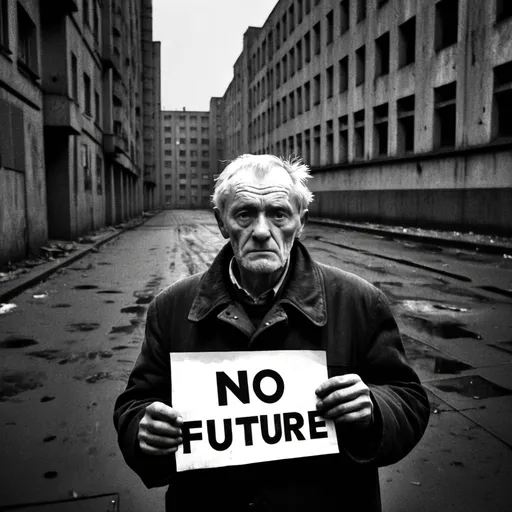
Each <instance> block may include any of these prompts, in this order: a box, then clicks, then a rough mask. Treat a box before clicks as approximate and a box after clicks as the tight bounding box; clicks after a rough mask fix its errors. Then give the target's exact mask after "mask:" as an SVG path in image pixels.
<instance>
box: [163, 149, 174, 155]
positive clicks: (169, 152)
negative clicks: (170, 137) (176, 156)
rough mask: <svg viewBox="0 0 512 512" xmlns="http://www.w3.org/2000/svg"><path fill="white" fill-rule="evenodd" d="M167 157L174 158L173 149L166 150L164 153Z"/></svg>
mask: <svg viewBox="0 0 512 512" xmlns="http://www.w3.org/2000/svg"><path fill="white" fill-rule="evenodd" d="M164 154H165V156H172V149H166V150H165V151H164Z"/></svg>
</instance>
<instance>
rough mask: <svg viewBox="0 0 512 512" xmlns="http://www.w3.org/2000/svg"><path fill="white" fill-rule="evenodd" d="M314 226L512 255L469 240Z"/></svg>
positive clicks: (504, 248) (331, 222)
mask: <svg viewBox="0 0 512 512" xmlns="http://www.w3.org/2000/svg"><path fill="white" fill-rule="evenodd" d="M309 222H311V223H313V224H320V225H324V226H330V227H338V228H343V229H347V230H352V231H359V232H361V233H369V234H372V235H380V236H387V237H391V238H402V239H405V240H415V241H421V242H424V243H429V244H436V245H442V246H448V247H456V248H458V249H467V250H470V251H477V252H482V253H487V254H500V255H501V254H512V247H507V246H505V245H499V244H496V245H490V244H484V243H479V242H471V241H469V240H453V239H451V238H442V237H436V236H428V235H418V234H415V233H401V232H399V231H389V230H386V229H379V228H371V227H367V226H356V225H353V224H345V223H344V222H342V221H336V220H329V219H314V218H313V219H311V218H310V219H309Z"/></svg>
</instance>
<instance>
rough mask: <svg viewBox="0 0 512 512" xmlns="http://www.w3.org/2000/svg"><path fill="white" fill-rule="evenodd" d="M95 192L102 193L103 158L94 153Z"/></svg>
mask: <svg viewBox="0 0 512 512" xmlns="http://www.w3.org/2000/svg"><path fill="white" fill-rule="evenodd" d="M96 193H97V194H98V195H99V196H101V195H103V159H102V158H101V156H99V155H96Z"/></svg>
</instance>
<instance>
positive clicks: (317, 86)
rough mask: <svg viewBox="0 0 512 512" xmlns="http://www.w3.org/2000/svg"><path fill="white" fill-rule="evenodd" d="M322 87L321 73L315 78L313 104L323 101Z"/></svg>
mask: <svg viewBox="0 0 512 512" xmlns="http://www.w3.org/2000/svg"><path fill="white" fill-rule="evenodd" d="M321 87H322V77H321V76H320V74H318V75H316V76H315V77H314V78H313V95H314V96H313V105H318V104H320V101H321Z"/></svg>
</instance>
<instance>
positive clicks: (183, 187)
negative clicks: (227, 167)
mask: <svg viewBox="0 0 512 512" xmlns="http://www.w3.org/2000/svg"><path fill="white" fill-rule="evenodd" d="M212 102H213V104H214V106H215V99H212ZM216 119H217V116H216V115H215V116H214V120H213V122H212V123H211V117H210V112H208V111H192V110H191V111H187V110H186V109H185V108H184V109H183V110H170V111H169V110H167V111H163V112H162V126H163V131H162V136H163V144H162V147H163V166H162V175H163V177H162V180H161V186H162V194H163V205H164V207H165V208H208V207H210V196H211V194H212V190H213V178H214V175H215V174H216V173H217V172H218V171H217V164H216V163H215V166H212V158H213V156H212V150H211V148H212V146H214V145H215V144H214V141H215V137H216V131H213V132H212V131H211V126H212V127H214V126H215V123H216ZM214 151H215V150H214Z"/></svg>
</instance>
